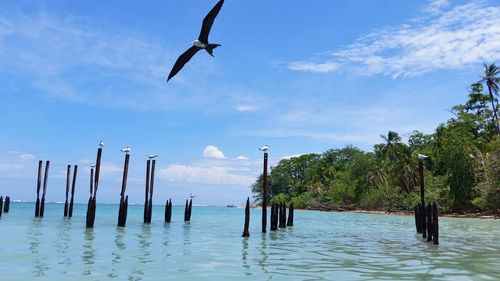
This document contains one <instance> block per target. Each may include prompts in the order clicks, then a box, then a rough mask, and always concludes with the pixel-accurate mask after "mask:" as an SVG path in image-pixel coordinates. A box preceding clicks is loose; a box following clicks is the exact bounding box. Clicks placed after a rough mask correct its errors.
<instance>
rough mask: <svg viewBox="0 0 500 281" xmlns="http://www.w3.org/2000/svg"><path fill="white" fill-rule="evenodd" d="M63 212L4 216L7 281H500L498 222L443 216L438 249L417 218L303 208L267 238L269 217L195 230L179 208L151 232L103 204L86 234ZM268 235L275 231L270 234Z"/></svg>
mask: <svg viewBox="0 0 500 281" xmlns="http://www.w3.org/2000/svg"><path fill="white" fill-rule="evenodd" d="M63 208H64V205H62V204H47V205H46V210H45V217H44V218H43V219H35V218H34V217H33V214H34V204H33V203H11V211H10V213H9V214H4V215H3V216H2V218H0V280H2V281H3V280H5V281H6V280H27V279H28V278H33V277H34V280H55V278H57V280H111V279H115V280H163V279H170V280H236V279H240V280H375V279H377V280H500V246H499V243H498V241H499V240H500V221H498V220H478V219H458V218H440V245H438V246H436V245H433V244H431V243H427V242H423V241H422V239H421V238H420V236H419V235H417V234H416V233H415V227H414V219H413V217H410V216H387V215H372V214H353V213H326V212H313V211H296V213H295V222H294V223H295V226H294V227H293V228H287V229H286V230H280V231H278V232H276V233H267V234H265V235H262V234H261V233H260V221H261V210H260V209H253V210H252V211H251V222H250V235H251V236H250V237H249V238H242V237H241V233H242V230H243V222H244V219H243V218H244V210H243V209H240V208H224V207H196V206H193V215H192V218H191V222H190V223H184V222H183V216H184V214H183V212H184V206H174V209H173V216H172V221H173V222H172V223H170V224H164V223H163V212H164V210H163V207H162V206H155V207H154V210H153V222H152V224H151V225H143V224H142V215H143V207H142V206H129V210H128V220H127V227H125V228H118V227H116V223H117V215H118V206H117V205H98V206H97V215H96V223H95V228H94V229H93V230H87V229H85V212H86V205H75V210H74V213H73V218H72V219H64V218H63V217H62V215H63ZM268 232H269V231H268Z"/></svg>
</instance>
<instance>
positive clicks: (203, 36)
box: [167, 0, 224, 82]
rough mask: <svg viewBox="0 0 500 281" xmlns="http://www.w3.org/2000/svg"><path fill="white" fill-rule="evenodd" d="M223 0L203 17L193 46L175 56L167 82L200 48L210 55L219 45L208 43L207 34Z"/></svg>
mask: <svg viewBox="0 0 500 281" xmlns="http://www.w3.org/2000/svg"><path fill="white" fill-rule="evenodd" d="M223 3H224V0H219V2H217V4H215V6H214V7H213V8H212V10H210V12H209V13H208V14H207V15H206V16H205V18H204V19H203V25H202V26H201V32H200V36H198V39H196V40H194V41H193V46H191V48H189V49H187V51H185V52H184V53H183V54H182V55H180V56H179V58H177V61H176V62H175V64H174V67H173V68H172V70H171V71H170V74H169V75H168V78H167V82H168V81H169V80H170V79H171V78H172V77H174V76H175V74H177V72H179V71H180V70H181V69H182V67H183V66H184V65H185V64H186V63H187V62H188V61H189V60H190V59H191V58H192V57H193V56H194V55H195V54H196V53H197V52H198V51H199V50H201V49H205V51H207V53H208V54H209V55H211V56H212V57H213V56H214V54H213V49H215V48H217V47H219V46H220V45H219V44H210V43H208V34H209V33H210V29H211V28H212V24H213V23H214V20H215V17H217V14H219V11H220V9H221V8H222V4H223Z"/></svg>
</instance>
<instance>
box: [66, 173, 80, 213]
mask: <svg viewBox="0 0 500 281" xmlns="http://www.w3.org/2000/svg"><path fill="white" fill-rule="evenodd" d="M77 174H78V165H75V167H74V168H73V182H72V183H71V200H70V201H69V211H68V217H70V218H71V217H72V216H73V205H74V204H75V188H76V175H77Z"/></svg>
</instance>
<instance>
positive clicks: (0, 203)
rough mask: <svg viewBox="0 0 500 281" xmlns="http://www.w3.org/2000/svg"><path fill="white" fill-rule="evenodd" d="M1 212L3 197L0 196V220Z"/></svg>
mask: <svg viewBox="0 0 500 281" xmlns="http://www.w3.org/2000/svg"><path fill="white" fill-rule="evenodd" d="M2 212H3V196H0V218H1V217H2Z"/></svg>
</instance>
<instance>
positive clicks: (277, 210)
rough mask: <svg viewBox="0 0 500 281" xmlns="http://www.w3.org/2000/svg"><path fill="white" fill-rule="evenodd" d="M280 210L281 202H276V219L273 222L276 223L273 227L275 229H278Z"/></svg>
mask: <svg viewBox="0 0 500 281" xmlns="http://www.w3.org/2000/svg"><path fill="white" fill-rule="evenodd" d="M279 212H280V207H279V204H278V203H275V204H274V219H273V223H274V226H273V228H274V230H278V224H279Z"/></svg>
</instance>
